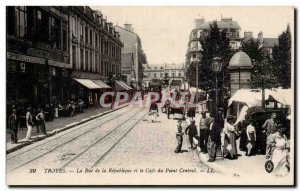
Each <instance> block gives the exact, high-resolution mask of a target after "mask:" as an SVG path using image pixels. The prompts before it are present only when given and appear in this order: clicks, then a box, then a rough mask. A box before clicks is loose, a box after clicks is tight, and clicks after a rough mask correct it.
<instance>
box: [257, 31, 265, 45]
mask: <svg viewBox="0 0 300 191" xmlns="http://www.w3.org/2000/svg"><path fill="white" fill-rule="evenodd" d="M257 39H258V42H259V43H260V44H262V43H263V41H264V35H263V32H262V31H260V32H259V33H258V35H257Z"/></svg>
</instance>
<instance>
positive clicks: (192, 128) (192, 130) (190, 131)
mask: <svg viewBox="0 0 300 191" xmlns="http://www.w3.org/2000/svg"><path fill="white" fill-rule="evenodd" d="M184 132H185V134H186V135H189V141H190V144H191V149H195V147H194V146H193V137H195V138H196V139H198V138H197V135H198V132H197V127H196V125H195V121H194V120H191V124H190V125H189V126H187V128H186V129H185V131H184Z"/></svg>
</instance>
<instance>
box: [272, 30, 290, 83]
mask: <svg viewBox="0 0 300 191" xmlns="http://www.w3.org/2000/svg"><path fill="white" fill-rule="evenodd" d="M291 61H292V60H291V32H290V26H289V25H288V26H287V29H286V31H283V32H282V34H281V35H279V37H278V45H275V46H274V47H273V67H274V75H275V76H276V78H277V79H278V83H279V85H280V86H281V87H283V88H290V87H291Z"/></svg>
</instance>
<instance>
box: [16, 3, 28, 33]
mask: <svg viewBox="0 0 300 191" xmlns="http://www.w3.org/2000/svg"><path fill="white" fill-rule="evenodd" d="M15 26H16V27H15V29H16V30H15V35H16V36H18V37H24V36H25V35H26V28H27V14H26V7H24V6H17V7H16V8H15Z"/></svg>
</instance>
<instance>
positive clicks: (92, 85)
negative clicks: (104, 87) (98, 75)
mask: <svg viewBox="0 0 300 191" xmlns="http://www.w3.org/2000/svg"><path fill="white" fill-rule="evenodd" d="M73 79H74V80H75V81H77V82H78V83H80V84H81V85H83V86H84V87H86V88H88V89H101V87H100V86H99V85H98V84H96V83H95V82H93V81H92V80H89V79H78V78H73Z"/></svg>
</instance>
